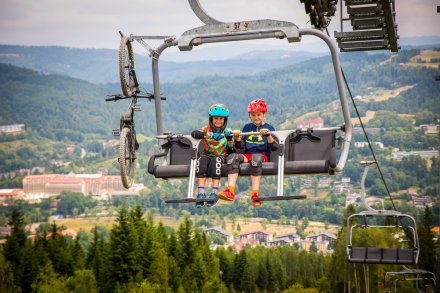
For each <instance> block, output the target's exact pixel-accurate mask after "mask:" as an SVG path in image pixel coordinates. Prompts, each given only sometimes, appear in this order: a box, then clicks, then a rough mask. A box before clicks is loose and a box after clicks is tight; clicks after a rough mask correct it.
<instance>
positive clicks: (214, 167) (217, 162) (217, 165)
mask: <svg viewBox="0 0 440 293" xmlns="http://www.w3.org/2000/svg"><path fill="white" fill-rule="evenodd" d="M209 159H210V163H209V167H208V168H209V169H210V174H211V177H212V179H220V178H221V177H222V166H223V158H222V157H209Z"/></svg>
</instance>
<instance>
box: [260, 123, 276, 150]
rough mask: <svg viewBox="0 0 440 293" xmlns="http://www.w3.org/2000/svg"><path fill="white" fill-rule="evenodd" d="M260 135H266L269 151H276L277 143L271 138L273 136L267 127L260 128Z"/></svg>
mask: <svg viewBox="0 0 440 293" xmlns="http://www.w3.org/2000/svg"><path fill="white" fill-rule="evenodd" d="M274 131H275V130H274ZM260 135H262V136H266V137H267V143H268V144H269V149H270V151H271V152H273V151H276V150H277V149H278V148H279V144H278V143H277V141H276V140H275V139H274V138H273V136H272V135H271V134H270V129H267V128H263V129H261V130H260Z"/></svg>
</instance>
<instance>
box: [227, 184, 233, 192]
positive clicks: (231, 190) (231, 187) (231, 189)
mask: <svg viewBox="0 0 440 293" xmlns="http://www.w3.org/2000/svg"><path fill="white" fill-rule="evenodd" d="M228 189H229V191H230V192H232V193H234V191H235V187H234V186H230V185H228Z"/></svg>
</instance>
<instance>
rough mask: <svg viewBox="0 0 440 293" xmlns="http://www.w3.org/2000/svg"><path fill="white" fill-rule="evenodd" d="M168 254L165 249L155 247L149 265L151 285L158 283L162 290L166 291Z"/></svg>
mask: <svg viewBox="0 0 440 293" xmlns="http://www.w3.org/2000/svg"><path fill="white" fill-rule="evenodd" d="M167 264H168V256H167V254H166V252H165V249H164V248H162V247H156V249H155V252H154V259H153V262H152V263H151V267H150V272H151V274H150V276H149V277H148V280H149V282H150V283H151V284H152V285H159V286H160V287H161V288H162V290H161V291H162V292H166V291H168V282H169V271H168V265H167Z"/></svg>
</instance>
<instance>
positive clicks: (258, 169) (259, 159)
mask: <svg viewBox="0 0 440 293" xmlns="http://www.w3.org/2000/svg"><path fill="white" fill-rule="evenodd" d="M263 161H264V159H263V155H262V154H253V155H252V158H251V175H252V176H261V174H263Z"/></svg>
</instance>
